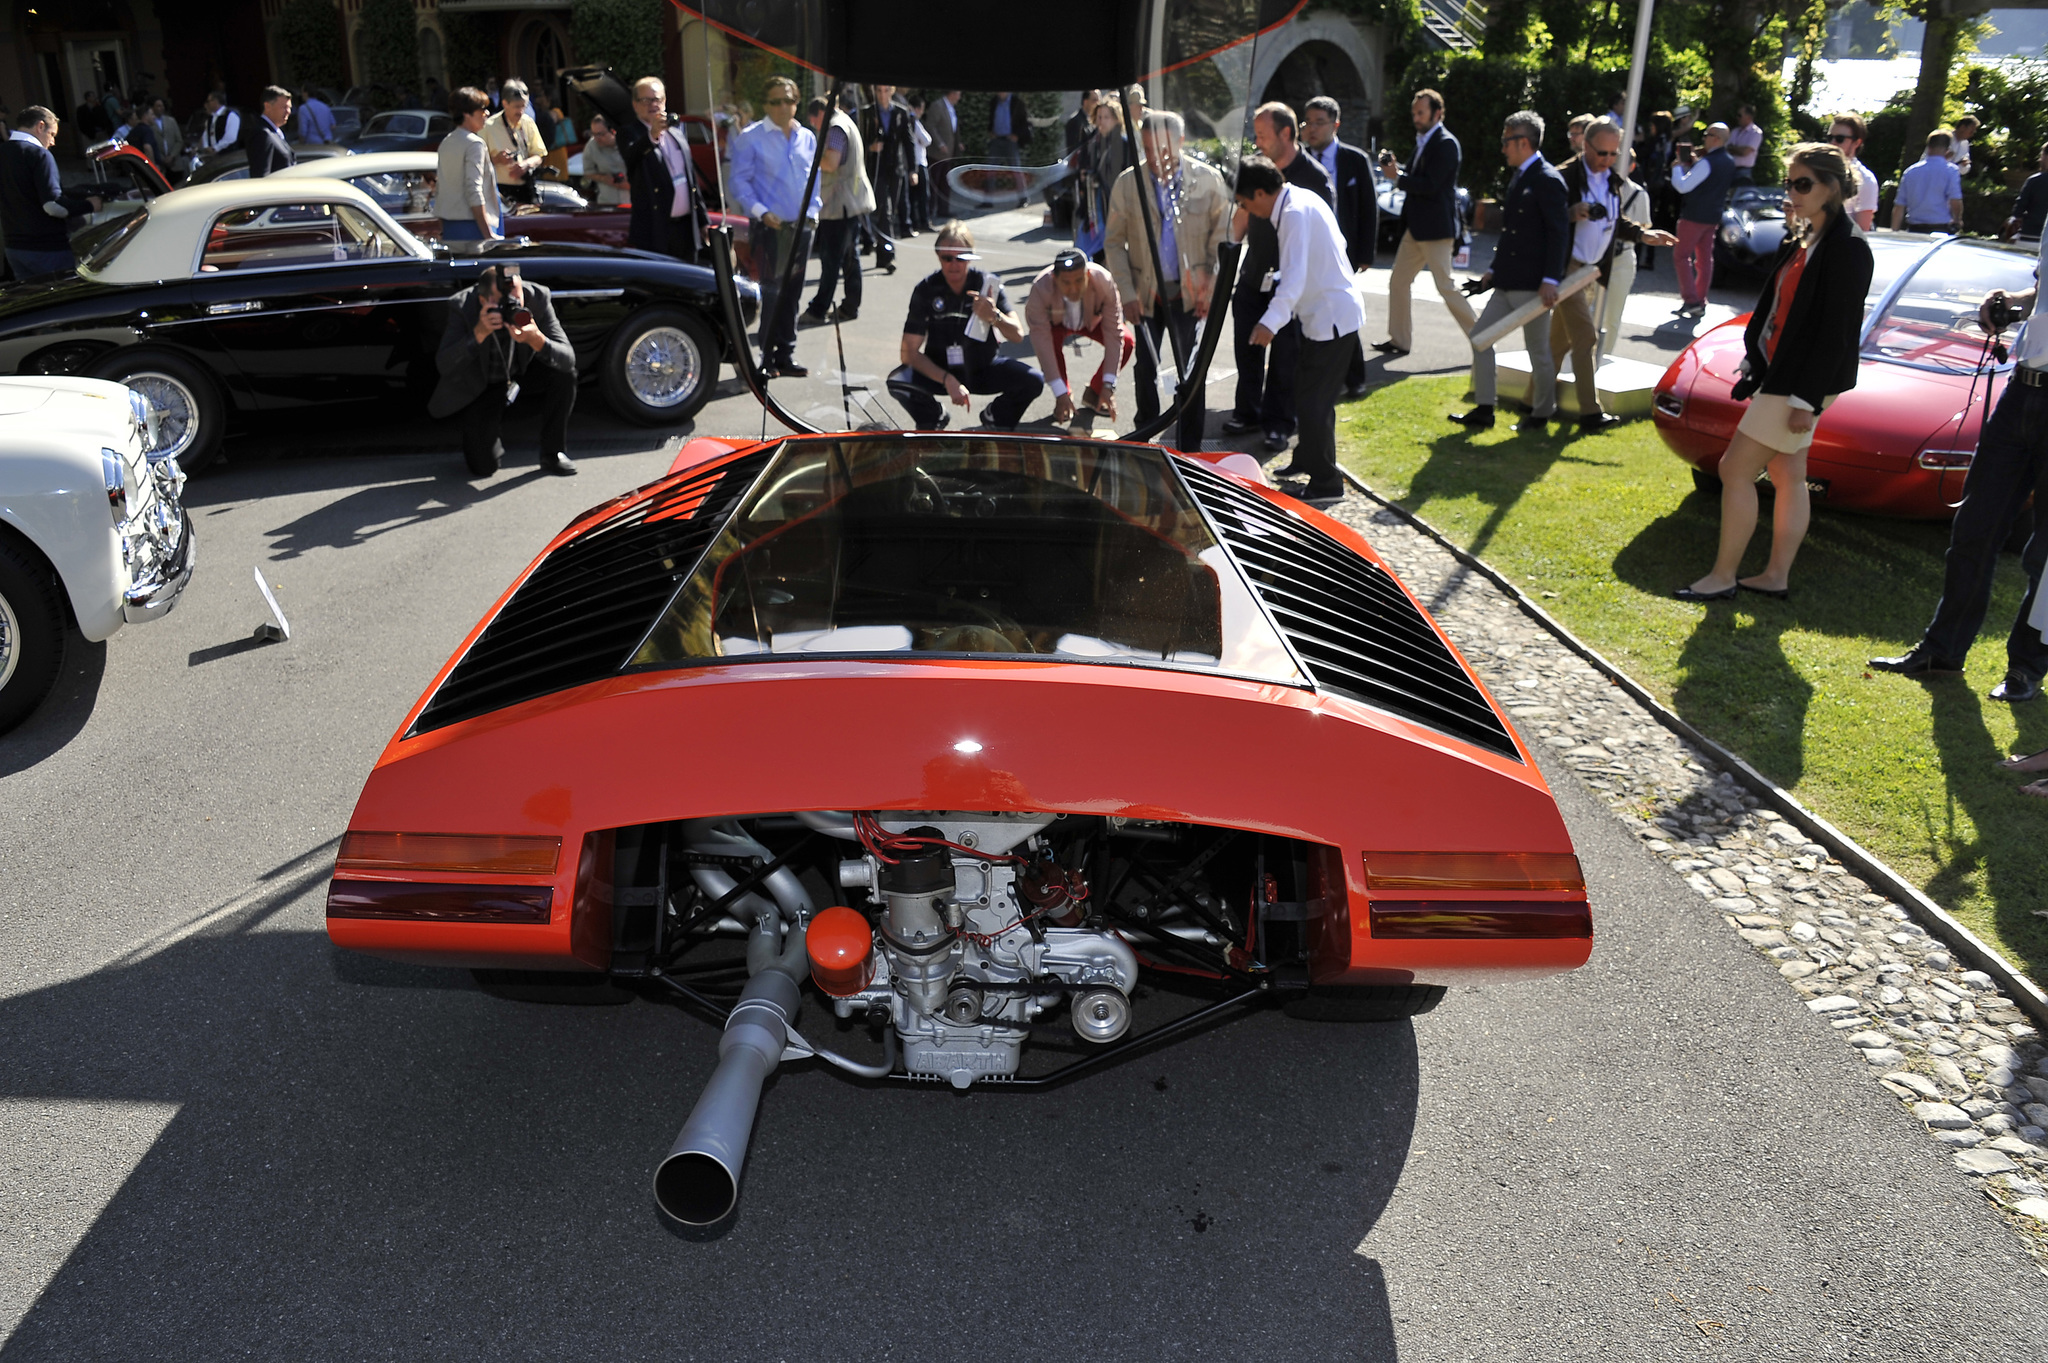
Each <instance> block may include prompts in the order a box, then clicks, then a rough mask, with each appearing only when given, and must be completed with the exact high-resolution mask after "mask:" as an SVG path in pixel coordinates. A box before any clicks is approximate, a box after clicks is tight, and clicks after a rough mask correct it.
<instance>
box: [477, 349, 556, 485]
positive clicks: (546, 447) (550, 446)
mask: <svg viewBox="0 0 2048 1363" xmlns="http://www.w3.org/2000/svg"><path fill="white" fill-rule="evenodd" d="M515 381H516V382H517V383H518V384H519V400H518V401H517V402H516V403H513V404H511V405H510V410H511V411H512V412H514V413H515V414H516V415H519V416H526V415H530V414H531V413H533V412H534V411H536V410H538V411H539V413H540V450H539V452H538V459H537V462H542V463H545V462H547V461H549V460H552V459H553V458H554V457H555V456H556V455H558V454H567V453H568V452H569V413H571V412H572V411H574V410H575V409H576V375H575V374H573V373H568V372H565V371H563V370H560V369H544V368H542V367H541V366H540V365H529V366H528V367H527V370H526V372H525V373H524V374H520V375H518V376H517V379H516V380H515ZM506 410H507V404H506V402H505V385H504V384H502V383H499V384H492V385H491V386H490V387H489V388H486V389H484V391H483V393H482V394H481V395H480V396H479V397H478V398H477V399H476V401H474V402H472V403H470V404H469V406H467V407H465V408H463V409H462V412H461V421H462V452H463V454H464V456H465V457H468V458H470V460H471V462H473V463H474V462H476V456H478V455H482V454H485V453H486V452H489V453H490V454H493V455H494V456H495V457H496V459H497V460H502V459H503V458H504V457H505V447H504V445H503V443H502V442H501V441H500V440H499V438H498V437H499V433H500V432H501V431H503V430H504V428H505V413H506Z"/></svg>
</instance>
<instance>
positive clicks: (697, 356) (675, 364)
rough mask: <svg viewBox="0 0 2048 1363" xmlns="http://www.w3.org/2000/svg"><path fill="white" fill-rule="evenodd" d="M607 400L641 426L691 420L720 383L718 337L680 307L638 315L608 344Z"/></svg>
mask: <svg viewBox="0 0 2048 1363" xmlns="http://www.w3.org/2000/svg"><path fill="white" fill-rule="evenodd" d="M602 379H603V383H604V396H605V401H606V402H608V403H610V404H611V409H612V410H613V411H614V412H617V413H618V414H619V415H620V416H621V417H624V418H625V419H626V420H627V421H631V422H633V423H635V424H636V425H640V426H673V425H678V424H680V423H682V422H685V421H688V420H689V419H690V418H691V417H693V416H695V415H696V414H697V411H698V409H699V408H701V407H703V405H704V404H705V403H706V402H708V401H710V400H711V390H712V389H713V388H714V387H716V386H717V383H718V340H717V338H716V337H715V336H713V335H712V332H711V328H710V326H709V325H707V324H706V323H705V322H704V320H703V319H702V318H699V317H696V316H693V315H691V314H690V313H687V312H685V311H683V310H682V309H681V308H648V309H646V310H645V311H642V312H637V313H634V314H633V315H632V316H631V317H629V318H627V319H626V322H625V324H624V325H623V326H621V327H620V328H619V331H618V334H617V335H615V336H613V337H612V342H611V344H610V345H609V346H607V347H606V348H605V354H604V372H603V375H602Z"/></svg>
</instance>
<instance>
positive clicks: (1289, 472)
mask: <svg viewBox="0 0 2048 1363" xmlns="http://www.w3.org/2000/svg"><path fill="white" fill-rule="evenodd" d="M1269 476H1270V477H1272V478H1273V479H1275V480H1276V481H1277V480H1279V479H1282V478H1313V477H1314V476H1315V474H1314V472H1313V471H1312V470H1309V469H1305V468H1303V467H1301V465H1299V464H1289V465H1288V466H1287V467H1286V468H1284V469H1275V470H1273V472H1272V473H1271V474H1270V475H1269Z"/></svg>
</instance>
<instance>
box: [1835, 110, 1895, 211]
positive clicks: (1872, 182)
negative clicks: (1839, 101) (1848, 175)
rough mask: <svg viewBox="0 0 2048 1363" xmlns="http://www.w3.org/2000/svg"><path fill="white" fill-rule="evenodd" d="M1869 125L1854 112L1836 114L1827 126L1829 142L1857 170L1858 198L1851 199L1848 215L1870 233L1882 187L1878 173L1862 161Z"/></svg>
mask: <svg viewBox="0 0 2048 1363" xmlns="http://www.w3.org/2000/svg"><path fill="white" fill-rule="evenodd" d="M1868 131H1869V128H1868V126H1867V125H1866V124H1865V123H1864V122H1863V120H1862V119H1861V118H1858V117H1857V116H1856V115H1855V114H1836V115H1835V117H1834V124H1833V126H1832V127H1830V128H1829V129H1828V141H1830V142H1832V143H1834V144H1835V145H1836V146H1837V147H1839V148H1841V151H1842V155H1843V156H1844V157H1846V158H1848V161H1849V169H1851V170H1853V171H1855V172H1856V197H1855V198H1853V199H1851V200H1849V216H1850V217H1851V218H1853V219H1854V220H1855V222H1856V225H1857V226H1858V227H1860V228H1862V229H1863V230H1864V231H1866V232H1868V231H1869V230H1870V229H1871V228H1872V227H1875V226H1876V225H1877V204H1878V198H1879V195H1880V192H1881V190H1882V186H1880V185H1879V183H1878V179H1877V172H1875V171H1873V170H1872V169H1871V168H1870V167H1869V166H1866V165H1864V164H1863V135H1864V133H1866V132H1868Z"/></svg>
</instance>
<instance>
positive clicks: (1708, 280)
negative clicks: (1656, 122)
mask: <svg viewBox="0 0 2048 1363" xmlns="http://www.w3.org/2000/svg"><path fill="white" fill-rule="evenodd" d="M1706 141H1707V150H1706V154H1705V155H1703V156H1695V155H1693V151H1692V147H1691V145H1690V144H1689V143H1681V144H1680V146H1681V147H1682V151H1681V152H1680V155H1679V162H1678V164H1676V165H1673V166H1672V167H1671V187H1672V188H1673V189H1675V190H1677V191H1678V193H1679V195H1680V203H1679V209H1678V248H1677V249H1676V250H1675V251H1673V252H1672V253H1671V263H1672V264H1673V265H1675V266H1677V267H1678V298H1679V303H1678V315H1679V316H1681V317H1685V316H1693V317H1704V316H1705V315H1706V312H1707V290H1708V289H1709V288H1711V287H1712V286H1713V283H1714V234H1715V233H1716V232H1718V231H1720V230H1721V213H1722V210H1724V209H1726V208H1727V207H1728V191H1729V189H1731V188H1732V187H1733V186H1734V184H1735V158H1734V157H1732V156H1730V155H1729V154H1728V125H1727V124H1726V123H1710V124H1708V125H1707V138H1706Z"/></svg>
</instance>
